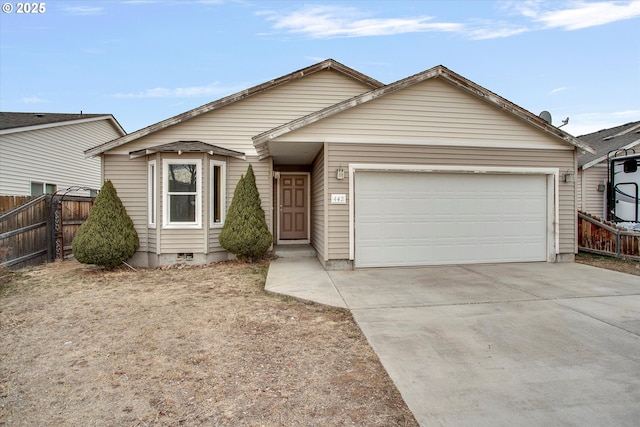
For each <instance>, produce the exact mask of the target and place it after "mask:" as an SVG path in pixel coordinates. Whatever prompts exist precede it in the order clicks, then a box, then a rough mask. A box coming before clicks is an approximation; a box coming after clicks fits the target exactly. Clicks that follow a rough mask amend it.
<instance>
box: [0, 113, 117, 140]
mask: <svg viewBox="0 0 640 427" xmlns="http://www.w3.org/2000/svg"><path fill="white" fill-rule="evenodd" d="M95 120H109V121H111V122H112V124H113V125H114V127H115V128H116V129H117V130H118V132H119V133H120V134H121V135H126V132H125V130H124V129H123V128H122V126H120V123H118V121H117V120H116V119H115V117H113V115H112V114H83V113H80V114H63V113H13V112H0V135H3V134H8V133H15V132H25V131H29V130H36V129H45V128H49V127H55V126H65V125H71V124H76V123H86V122H90V121H95Z"/></svg>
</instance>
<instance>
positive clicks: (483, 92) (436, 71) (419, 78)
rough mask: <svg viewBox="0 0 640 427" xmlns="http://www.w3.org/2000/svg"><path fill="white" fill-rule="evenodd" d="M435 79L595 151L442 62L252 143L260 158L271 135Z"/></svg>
mask: <svg viewBox="0 0 640 427" xmlns="http://www.w3.org/2000/svg"><path fill="white" fill-rule="evenodd" d="M435 78H441V79H444V80H446V81H447V82H449V83H450V84H453V85H454V86H456V87H458V88H460V89H462V90H464V91H466V92H468V93H470V94H472V95H474V96H476V97H478V98H481V99H482V100H484V101H485V102H488V103H489V104H492V105H494V106H495V107H497V108H499V109H501V110H503V111H505V112H507V113H509V114H511V115H512V116H515V117H516V118H518V119H520V120H523V121H525V122H527V123H529V124H531V125H532V126H534V127H536V128H538V129H540V130H542V131H543V132H545V133H546V134H548V135H551V136H553V137H556V138H559V139H561V140H563V141H565V142H566V143H569V144H571V145H573V146H575V147H578V148H579V149H581V150H584V151H588V152H595V150H594V149H593V148H592V147H590V146H589V145H588V144H586V143H585V142H583V141H580V140H578V139H577V138H575V137H574V136H572V135H570V134H568V133H566V132H564V131H562V130H560V129H558V128H557V127H555V126H553V125H551V124H549V123H547V122H546V121H545V120H543V119H541V118H540V117H538V116H536V115H535V114H533V113H531V112H529V111H527V110H525V109H524V108H522V107H519V106H518V105H516V104H514V103H512V102H510V101H508V100H506V99H505V98H502V97H501V96H499V95H497V94H495V93H493V92H491V91H489V90H487V89H485V88H483V87H482V86H480V85H478V84H476V83H473V82H472V81H470V80H468V79H466V78H464V77H462V76H461V75H459V74H456V73H454V72H453V71H451V70H449V69H448V68H446V67H444V66H442V65H438V66H436V67H433V68H431V69H429V70H426V71H423V72H421V73H418V74H415V75H413V76H410V77H407V78H405V79H402V80H398V81H397V82H395V83H391V84H389V85H386V86H382V87H379V88H375V89H373V90H371V91H369V92H366V93H363V94H361V95H358V96H355V97H353V98H351V99H348V100H345V101H343V102H340V103H338V104H335V105H332V106H330V107H327V108H324V109H322V110H320V111H317V112H315V113H312V114H309V115H307V116H304V117H301V118H299V119H296V120H293V121H291V122H289V123H286V124H284V125H281V126H279V127H276V128H274V129H271V130H269V131H266V132H264V133H262V134H260V135H256V136H255V137H253V144H254V146H255V147H256V150H257V152H258V156H259V157H260V158H265V157H268V156H269V148H268V142H269V141H270V140H272V139H274V138H277V137H279V136H281V135H284V134H286V133H289V132H291V131H294V130H296V129H299V128H301V127H303V126H306V125H309V124H311V123H315V122H317V121H319V120H322V119H324V118H327V117H330V116H332V115H334V114H337V113H340V112H342V111H345V110H348V109H350V108H353V107H355V106H358V105H360V104H364V103H366V102H369V101H372V100H374V99H377V98H380V97H382V96H385V95H387V94H390V93H393V92H396V91H398V90H401V89H405V88H407V87H410V86H413V85H415V84H417V83H420V82H423V81H425V80H429V79H435Z"/></svg>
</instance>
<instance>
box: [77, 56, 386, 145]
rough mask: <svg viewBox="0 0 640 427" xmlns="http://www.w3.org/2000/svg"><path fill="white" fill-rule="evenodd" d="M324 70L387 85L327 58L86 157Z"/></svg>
mask: <svg viewBox="0 0 640 427" xmlns="http://www.w3.org/2000/svg"><path fill="white" fill-rule="evenodd" d="M323 70H335V71H338V72H340V73H342V74H345V75H347V76H349V77H351V78H353V79H355V80H358V81H360V82H362V83H364V84H366V85H368V86H369V87H371V88H377V87H381V86H384V85H383V83H381V82H379V81H377V80H375V79H372V78H371V77H369V76H366V75H364V74H362V73H360V72H358V71H356V70H354V69H352V68H349V67H347V66H346V65H343V64H341V63H339V62H338V61H335V60H333V59H327V60H325V61H322V62H319V63H317V64H315V65H311V66H310V67H306V68H303V69H300V70H298V71H294V72H293V73H290V74H287V75H285V76H282V77H279V78H277V79H274V80H270V81H268V82H265V83H262V84H259V85H257V86H253V87H252V88H249V89H246V90H243V91H240V92H237V93H234V94H233V95H229V96H227V97H224V98H221V99H219V100H217V101H213V102H210V103H208V104H204V105H202V106H200V107H197V108H194V109H192V110H189V111H186V112H184V113H182V114H179V115H177V116H174V117H170V118H168V119H166V120H163V121H161V122H158V123H155V124H153V125H151V126H147V127H145V128H142V129H140V130H137V131H135V132H132V133H130V134H128V135H125V136H123V137H122V138H118V139H114V140H112V141H109V142H107V143H105V144H102V145H99V146H97V147H94V148H91V149H89V150H86V151H85V155H86V156H96V155H98V154H101V153H104V152H105V151H108V150H111V149H113V148H116V147H119V146H121V145H123V144H126V143H128V142H131V141H133V140H136V139H139V138H142V137H143V136H147V135H149V134H152V133H154V132H157V131H159V130H162V129H166V128H168V127H169V126H173V125H176V124H178V123H182V122H184V121H186V120H189V119H192V118H194V117H197V116H199V115H201V114H204V113H208V112H209V111H213V110H216V109H218V108H221V107H224V106H226V105H229V104H233V103H234V102H237V101H240V100H242V99H246V98H248V97H250V96H252V95H256V94H259V93H262V92H264V91H266V90H269V89H272V88H274V87H277V86H280V85H282V84H284V83H288V82H291V81H293V80H296V79H299V78H302V77H304V76H307V75H309V74H313V73H316V72H318V71H323Z"/></svg>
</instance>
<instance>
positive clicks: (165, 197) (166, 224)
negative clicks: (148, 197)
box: [162, 159, 202, 229]
mask: <svg viewBox="0 0 640 427" xmlns="http://www.w3.org/2000/svg"><path fill="white" fill-rule="evenodd" d="M193 164H195V165H196V191H195V196H196V202H195V203H196V206H195V207H196V212H195V221H193V222H182V221H181V222H171V220H170V217H169V214H170V207H169V198H170V194H169V165H193ZM162 174H163V178H162V183H163V188H162V208H163V209H162V214H163V215H162V216H163V218H162V226H163V228H173V229H194V228H202V159H164V161H163V167H162Z"/></svg>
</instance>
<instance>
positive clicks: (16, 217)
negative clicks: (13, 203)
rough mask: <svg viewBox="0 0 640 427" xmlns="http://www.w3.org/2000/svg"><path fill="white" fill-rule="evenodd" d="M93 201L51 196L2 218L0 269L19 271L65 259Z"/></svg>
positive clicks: (6, 213) (26, 204)
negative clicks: (30, 266)
mask: <svg viewBox="0 0 640 427" xmlns="http://www.w3.org/2000/svg"><path fill="white" fill-rule="evenodd" d="M93 200H94V199H93V198H91V197H78V196H52V195H50V194H47V195H42V196H39V197H37V198H35V199H33V200H31V201H29V202H27V203H25V204H23V205H22V206H19V207H17V208H15V209H13V210H11V211H9V212H5V213H3V214H1V215H0V267H7V268H11V269H18V268H22V267H26V266H29V265H38V264H42V263H45V262H48V261H53V260H55V259H64V257H66V256H68V255H69V254H70V253H71V242H72V241H73V238H74V237H75V234H76V232H77V231H78V228H79V227H80V225H81V224H82V223H84V221H85V220H86V219H87V217H88V216H89V211H90V210H91V206H93Z"/></svg>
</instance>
